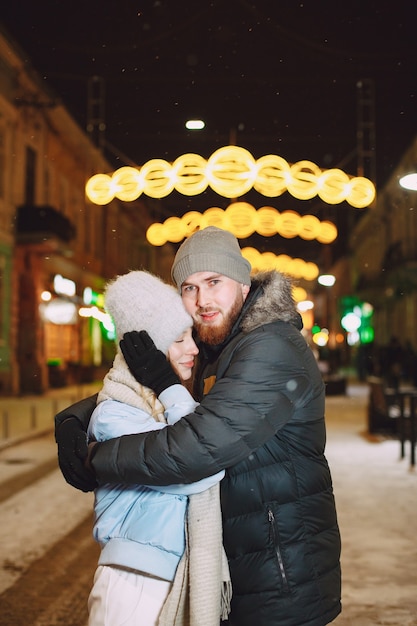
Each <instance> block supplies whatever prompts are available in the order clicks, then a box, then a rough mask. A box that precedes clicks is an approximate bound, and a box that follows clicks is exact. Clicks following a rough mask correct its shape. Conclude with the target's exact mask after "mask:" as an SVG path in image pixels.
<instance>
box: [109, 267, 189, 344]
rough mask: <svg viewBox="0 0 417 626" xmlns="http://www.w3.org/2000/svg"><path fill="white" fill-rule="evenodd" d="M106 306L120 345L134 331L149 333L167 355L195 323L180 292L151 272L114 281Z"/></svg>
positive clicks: (133, 272)
mask: <svg viewBox="0 0 417 626" xmlns="http://www.w3.org/2000/svg"><path fill="white" fill-rule="evenodd" d="M104 297H105V306H106V309H107V311H108V313H109V314H110V315H111V317H112V318H113V322H114V324H115V326H116V333H117V340H118V342H119V341H120V340H121V339H123V335H124V333H127V332H129V331H131V330H138V331H139V330H146V331H147V332H148V334H149V335H150V337H151V339H152V340H153V342H154V344H155V345H156V347H157V348H158V349H159V350H161V351H162V352H163V353H164V354H167V353H168V348H169V347H170V346H171V344H173V343H174V341H176V340H177V339H178V337H180V336H181V335H182V333H183V332H184V331H185V330H186V329H187V328H190V327H191V326H192V324H193V320H192V318H191V317H190V315H188V313H187V312H186V310H185V309H184V305H183V303H182V300H181V296H180V295H179V294H178V293H177V291H176V289H175V288H174V287H172V286H171V285H168V284H167V283H164V282H163V281H162V280H161V279H160V278H157V277H156V276H153V275H152V274H150V273H149V272H143V271H131V272H129V273H128V274H123V275H122V276H117V278H115V279H114V280H112V281H110V282H109V283H108V284H107V286H106V290H105V294H104Z"/></svg>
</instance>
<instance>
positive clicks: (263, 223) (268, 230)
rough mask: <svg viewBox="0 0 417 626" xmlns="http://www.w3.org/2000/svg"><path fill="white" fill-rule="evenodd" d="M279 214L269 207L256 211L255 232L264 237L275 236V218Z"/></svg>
mask: <svg viewBox="0 0 417 626" xmlns="http://www.w3.org/2000/svg"><path fill="white" fill-rule="evenodd" d="M278 216H279V213H278V211H277V210H276V209H274V208H273V207H270V206H263V207H261V208H260V209H258V210H257V211H256V220H255V230H256V232H258V233H259V234H260V235H263V236H264V237H273V236H274V235H276V234H277V218H278Z"/></svg>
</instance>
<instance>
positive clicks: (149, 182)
mask: <svg viewBox="0 0 417 626" xmlns="http://www.w3.org/2000/svg"><path fill="white" fill-rule="evenodd" d="M140 174H141V177H142V179H143V181H144V191H145V193H146V195H147V196H149V197H150V198H165V197H166V196H169V194H170V193H171V192H172V191H173V190H174V188H175V182H176V181H175V179H174V176H173V173H172V167H171V164H170V163H168V161H164V159H151V160H150V161H148V162H147V163H145V165H143V167H142V168H141V170H140Z"/></svg>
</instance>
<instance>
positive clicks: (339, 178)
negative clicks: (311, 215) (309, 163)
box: [317, 169, 349, 204]
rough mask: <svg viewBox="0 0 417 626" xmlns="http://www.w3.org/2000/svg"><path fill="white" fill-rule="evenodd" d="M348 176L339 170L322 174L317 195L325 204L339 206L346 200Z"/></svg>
mask: <svg viewBox="0 0 417 626" xmlns="http://www.w3.org/2000/svg"><path fill="white" fill-rule="evenodd" d="M348 183H349V176H348V175H347V174H345V172H342V170H339V169H332V170H327V171H326V172H323V173H322V174H321V176H320V178H319V186H318V192H317V193H318V195H319V197H320V198H321V199H322V200H324V202H327V204H340V202H343V200H346V199H347V195H348V191H349V190H348V188H347V184H348Z"/></svg>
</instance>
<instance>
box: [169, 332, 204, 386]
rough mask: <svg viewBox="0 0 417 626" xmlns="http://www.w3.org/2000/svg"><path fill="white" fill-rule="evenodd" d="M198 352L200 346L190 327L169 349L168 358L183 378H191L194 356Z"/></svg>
mask: <svg viewBox="0 0 417 626" xmlns="http://www.w3.org/2000/svg"><path fill="white" fill-rule="evenodd" d="M197 354H198V348H197V346H196V345H195V342H194V339H193V337H192V334H191V328H188V329H187V330H186V331H185V332H184V333H183V334H182V335H181V337H179V338H178V339H177V341H174V343H173V344H172V345H171V347H170V348H169V350H168V360H169V362H170V363H171V365H172V367H173V369H174V370H175V371H176V373H177V374H178V376H179V377H180V378H181V380H189V379H190V378H191V373H192V369H193V367H194V357H195V356H196V355H197Z"/></svg>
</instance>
